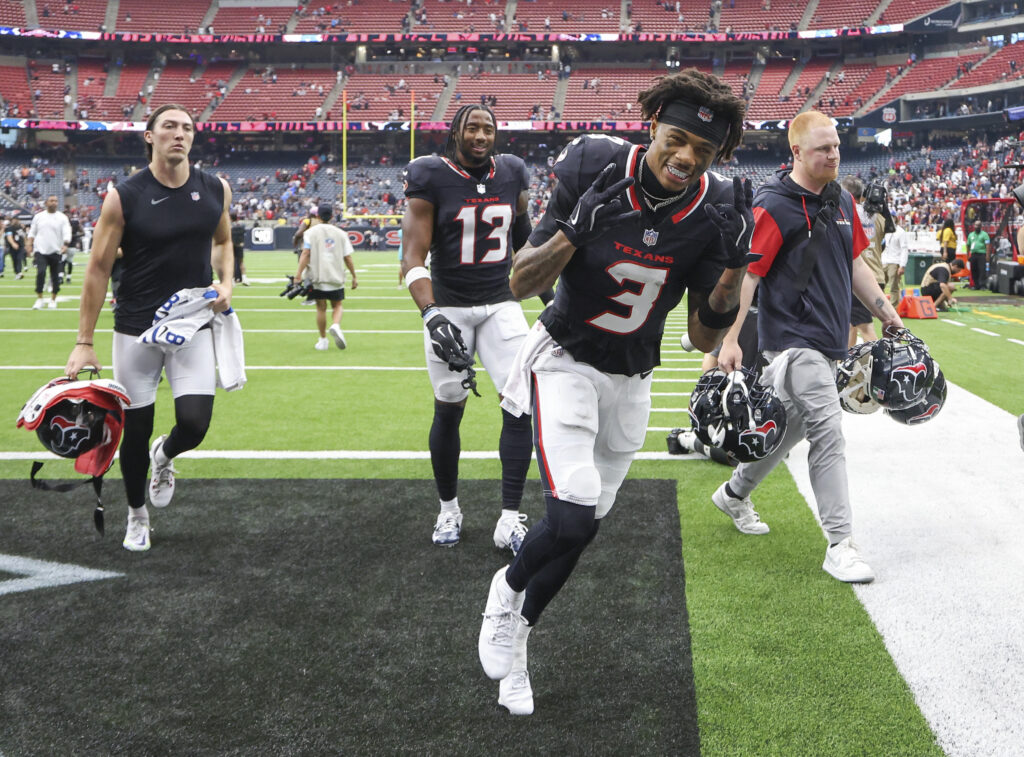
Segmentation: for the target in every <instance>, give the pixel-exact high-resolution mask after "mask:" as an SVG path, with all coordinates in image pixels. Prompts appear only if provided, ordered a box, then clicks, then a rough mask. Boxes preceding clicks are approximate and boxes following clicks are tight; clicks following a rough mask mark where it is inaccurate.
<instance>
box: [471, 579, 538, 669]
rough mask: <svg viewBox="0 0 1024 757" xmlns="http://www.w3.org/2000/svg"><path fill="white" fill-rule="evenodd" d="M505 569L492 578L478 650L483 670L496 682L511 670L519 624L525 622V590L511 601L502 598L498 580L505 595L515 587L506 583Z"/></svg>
mask: <svg viewBox="0 0 1024 757" xmlns="http://www.w3.org/2000/svg"><path fill="white" fill-rule="evenodd" d="M506 570H508V568H507V567H505V568H502V569H501V570H499V571H498V572H497V573H495V574H494V578H492V579H491V588H490V590H489V591H488V592H487V605H486V606H485V607H484V613H483V615H484V620H483V623H482V624H481V625H480V640H479V642H478V644H477V651H478V652H479V654H480V664H481V665H482V666H483V669H484V673H486V674H487V677H488V678H490V679H491V680H493V681H500V680H501V679H503V678H506V677H507V676H508V674H509V673H511V672H512V661H513V656H514V652H515V646H514V644H513V641H514V639H515V636H516V632H517V631H518V630H519V627H520V626H521V625H523V616H522V615H520V614H519V612H520V611H521V610H522V609H523V600H524V599H525V597H526V592H519V594H518V595H515V596H514V598H513V599H512V600H511V601H510V602H509V603H506V602H503V601H502V592H500V591H499V590H498V587H499V582H500V583H501V584H505V585H504V586H503V587H502V588H503V589H504V591H505V593H506V595H507V594H508V593H510V592H511V591H512V590H511V589H510V588H509V586H508V584H507V583H506V582H505V571H506Z"/></svg>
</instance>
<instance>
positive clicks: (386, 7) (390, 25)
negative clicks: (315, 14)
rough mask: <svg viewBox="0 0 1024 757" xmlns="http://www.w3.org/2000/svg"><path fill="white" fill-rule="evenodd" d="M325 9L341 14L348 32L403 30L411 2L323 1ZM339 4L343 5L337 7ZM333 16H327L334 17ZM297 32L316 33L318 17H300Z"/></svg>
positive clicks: (395, 0) (388, 0) (386, 0)
mask: <svg viewBox="0 0 1024 757" xmlns="http://www.w3.org/2000/svg"><path fill="white" fill-rule="evenodd" d="M322 5H323V6H324V8H325V9H327V10H329V11H331V12H332V13H334V15H335V16H339V17H340V18H341V19H342V20H343V23H342V24H340V25H341V26H343V27H344V30H345V31H346V32H357V33H364V34H371V33H374V32H376V33H380V32H385V33H386V32H391V33H395V34H397V33H399V32H401V31H402V18H403V17H404V16H406V15H407V14H408V13H409V3H408V2H399V0H359V3H358V4H356V5H352V6H349V5H347V4H340V3H338V4H335V5H329V4H328V3H322ZM337 5H341V7H340V8H337ZM332 17H333V16H327V18H332ZM295 31H296V32H304V33H315V32H316V31H317V29H316V19H315V18H311V17H310V16H306V17H304V18H302V19H300V21H299V23H298V24H297V25H296V27H295Z"/></svg>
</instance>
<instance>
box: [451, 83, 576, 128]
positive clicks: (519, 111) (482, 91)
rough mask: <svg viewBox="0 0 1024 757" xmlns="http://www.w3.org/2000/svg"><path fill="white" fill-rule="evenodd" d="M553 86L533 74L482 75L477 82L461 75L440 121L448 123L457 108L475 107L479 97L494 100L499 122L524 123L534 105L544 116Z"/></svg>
mask: <svg viewBox="0 0 1024 757" xmlns="http://www.w3.org/2000/svg"><path fill="white" fill-rule="evenodd" d="M556 85H557V81H556V80H554V79H551V78H549V79H546V80H544V81H538V80H537V76H536V75H535V74H534V75H531V74H501V75H498V76H492V75H483V76H481V77H480V78H478V79H474V78H472V77H470V76H468V75H463V76H460V77H459V80H458V82H457V83H456V86H455V95H453V96H452V98H451V100H450V101H449V102H448V109H447V110H446V111H445V114H444V118H445V120H446V121H447V120H450V119H451V117H452V115H453V114H454V113H455V111H456V110H458V109H459V106H460V105H467V104H469V103H478V102H480V98H481V96H483V97H489V96H491V95H494V96H495V97H497V99H498V104H497V106H495V112H496V113H497V115H498V120H499V121H527V120H529V119H530V114H531V113H532V111H533V106H534V105H539V106H540V107H541V113H542V115H544V116H546V114H547V111H548V110H549V109H550V108H551V106H552V105H553V103H554V99H555V87H556ZM458 95H461V97H457V96H458Z"/></svg>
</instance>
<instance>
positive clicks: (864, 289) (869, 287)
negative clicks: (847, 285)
mask: <svg viewBox="0 0 1024 757" xmlns="http://www.w3.org/2000/svg"><path fill="white" fill-rule="evenodd" d="M853 293H854V294H855V295H857V299H859V300H860V301H861V302H863V303H864V306H865V307H866V308H867V309H868V310H870V311H871V314H872V315H873V316H875V317H876V318H877V319H878V320H880V321H881V322H882V329H883V332H884V330H885V329H887V328H889V327H894V328H898V329H901V328H903V321H902V320H901V319H900V317H899V316H898V315H897V314H896V308H894V307H893V306H892V303H891V302H889V298H888V297H886V296H885V293H884V292H883V291H882V288H881V287H880V286H878V282H877V281H875V274H874V273H872V271H871V269H870V268H868V264H867V263H865V262H864V260H863V256H858V257H857V258H855V259H854V261H853Z"/></svg>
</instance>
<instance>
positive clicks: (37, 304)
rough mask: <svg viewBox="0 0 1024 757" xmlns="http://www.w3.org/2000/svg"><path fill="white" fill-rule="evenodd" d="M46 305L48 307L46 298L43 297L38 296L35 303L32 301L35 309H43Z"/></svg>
mask: <svg viewBox="0 0 1024 757" xmlns="http://www.w3.org/2000/svg"><path fill="white" fill-rule="evenodd" d="M45 307H46V300H44V299H43V298H42V297H40V298H38V299H37V300H36V301H35V302H34V303H32V309H33V310H42V309H43V308H45Z"/></svg>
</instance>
